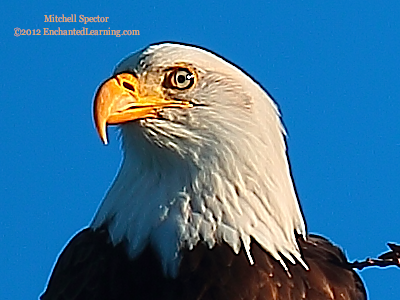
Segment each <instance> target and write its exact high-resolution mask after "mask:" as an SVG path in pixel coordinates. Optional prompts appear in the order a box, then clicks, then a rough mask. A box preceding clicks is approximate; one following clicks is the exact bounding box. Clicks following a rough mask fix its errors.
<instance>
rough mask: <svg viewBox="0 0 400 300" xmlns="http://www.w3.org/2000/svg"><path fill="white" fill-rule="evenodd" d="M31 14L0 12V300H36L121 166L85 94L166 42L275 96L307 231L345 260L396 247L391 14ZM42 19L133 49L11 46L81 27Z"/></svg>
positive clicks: (394, 281) (241, 6) (320, 5)
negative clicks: (212, 59)
mask: <svg viewBox="0 0 400 300" xmlns="http://www.w3.org/2000/svg"><path fill="white" fill-rule="evenodd" d="M11 2H12V4H11ZM32 2H33V3H26V2H23V1H7V3H4V2H3V3H2V4H1V10H0V17H1V21H0V22H1V24H3V25H2V26H1V33H0V49H1V50H0V53H1V55H0V60H1V61H0V62H1V72H0V85H1V89H0V95H1V101H0V113H1V120H0V124H1V125H0V136H1V142H0V153H1V155H0V299H10V300H26V299H35V298H37V296H38V295H39V294H40V293H41V292H42V290H43V289H44V286H45V284H46V281H47V278H48V275H49V274H50V272H51V270H52V266H53V263H54V262H55V260H56V258H57V255H58V253H59V252H60V251H61V249H62V248H63V247H64V245H65V244H66V242H67V241H68V240H69V239H70V238H71V236H72V235H74V234H75V233H76V232H77V231H79V230H80V229H81V228H83V227H84V226H86V225H88V223H89V222H90V221H91V218H92V216H93V214H94V212H95V210H96V208H97V206H98V205H99V203H100V201H101V199H102V197H103V195H104V193H105V192H106V190H107V188H108V186H109V185H110V183H111V182H112V180H113V177H114V175H115V173H116V171H117V168H118V165H119V162H120V157H121V155H120V151H119V145H118V142H117V140H116V134H115V130H111V131H110V145H109V146H107V147H105V146H103V145H102V144H101V142H100V140H99V138H98V136H97V134H96V132H95V130H94V127H93V123H92V115H91V104H92V98H93V94H94V92H95V90H96V87H97V86H98V84H99V83H100V82H102V81H103V80H104V79H106V78H107V77H108V76H109V75H110V74H111V72H112V69H113V67H114V66H115V64H116V63H117V62H118V61H119V60H120V59H122V58H123V57H124V56H125V55H127V54H128V53H130V52H133V51H136V50H137V49H140V48H143V47H145V46H146V45H148V44H149V43H154V42H159V41H165V40H172V41H178V42H185V43H193V44H197V45H200V46H202V47H205V48H209V49H211V50H213V51H215V52H217V53H219V54H220V55H222V56H224V57H226V58H227V59H228V60H230V61H233V62H234V63H235V64H237V65H239V66H240V67H242V68H243V69H244V70H246V71H247V72H248V73H250V74H251V75H252V76H253V77H254V78H256V79H257V80H258V81H259V82H260V83H261V84H262V85H263V86H264V87H265V88H266V89H267V90H268V91H269V92H270V93H271V94H272V95H273V97H274V98H275V99H276V101H277V102H278V103H279V106H280V108H281V111H282V114H283V119H284V122H285V124H286V127H287V129H288V132H289V138H288V145H289V155H290V159H291V164H292V170H293V175H294V180H295V182H296V186H297V190H298V193H299V197H300V200H301V203H302V206H303V209H304V213H305V217H306V220H307V223H308V229H309V231H310V232H315V233H320V234H323V235H324V236H327V237H329V238H330V239H332V240H333V241H334V242H335V243H337V244H339V245H341V246H342V247H343V248H344V249H345V250H346V253H347V254H348V256H349V258H350V259H351V260H354V259H363V258H365V257H366V256H375V255H377V254H379V253H380V252H383V251H385V250H386V247H385V243H386V242H388V241H392V242H396V241H397V242H400V230H399V228H400V227H399V219H400V218H399V212H400V171H399V170H400V168H399V167H400V122H399V119H400V55H399V53H400V2H399V1H398V0H388V1H385V2H377V1H361V0H355V1H344V0H338V1H265V2H264V4H256V1H250V0H247V1H244V2H239V1H237V2H236V3H235V2H234V1H230V2H229V3H228V2H227V3H226V4H222V3H219V4H217V5H213V4H211V3H207V2H203V3H202V4H198V3H196V1H180V2H178V1H168V2H166V1H151V2H150V4H144V3H145V2H144V1H132V2H129V1H123V0H122V1H117V2H112V4H111V2H110V4H102V3H99V2H94V1H93V2H92V3H93V4H82V3H79V4H78V1H68V2H65V4H57V5H54V4H50V3H45V1H32ZM79 2H81V1H79ZM82 2H83V1H82ZM103 3H105V2H103ZM165 3H167V4H165ZM260 3H261V1H260ZM45 14H57V15H61V14H64V15H70V14H77V15H78V16H79V15H85V16H97V15H100V16H104V17H109V22H108V23H107V24H97V23H92V24H87V25H86V27H88V28H89V29H97V30H100V29H108V28H109V27H110V29H121V30H124V29H137V30H140V36H123V37H119V38H118V37H112V36H108V37H107V36H100V37H96V36H93V37H90V36H66V37H64V36H43V35H42V36H20V37H15V36H14V28H15V27H19V28H21V29H31V30H32V29H42V30H43V28H50V29H57V28H58V27H60V28H61V29H72V28H76V29H81V27H82V26H83V25H82V24H81V23H71V24H68V23H58V24H56V23H53V24H49V23H44V15H45ZM361 275H362V277H363V279H364V282H365V283H366V285H367V287H368V291H369V294H370V297H371V299H375V300H376V299H378V300H379V299H383V300H386V299H399V295H400V284H399V282H400V270H399V269H395V268H389V269H369V270H365V271H363V272H361Z"/></svg>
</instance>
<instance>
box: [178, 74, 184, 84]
mask: <svg viewBox="0 0 400 300" xmlns="http://www.w3.org/2000/svg"><path fill="white" fill-rule="evenodd" d="M178 82H179V83H184V82H185V76H184V75H179V76H178Z"/></svg>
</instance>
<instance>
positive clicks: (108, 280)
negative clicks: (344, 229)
mask: <svg viewBox="0 0 400 300" xmlns="http://www.w3.org/2000/svg"><path fill="white" fill-rule="evenodd" d="M298 242H299V246H300V248H301V251H302V255H303V258H304V259H305V261H306V262H307V264H308V266H309V267H310V270H309V271H306V270H305V269H304V268H303V267H302V266H301V265H300V264H297V265H294V266H293V265H291V264H290V263H288V266H289V269H290V274H291V277H289V276H288V274H287V273H286V272H285V270H284V269H283V268H282V266H281V265H280V264H279V263H278V262H277V261H276V260H274V259H273V258H272V257H271V256H270V255H269V254H267V253H266V252H265V251H264V250H263V249H262V248H260V246H259V245H258V244H257V243H256V242H254V241H253V243H252V248H251V249H252V255H253V258H254V260H255V265H253V266H251V265H250V264H249V262H248V260H247V258H246V255H245V253H244V252H243V251H241V252H240V253H239V255H236V254H235V253H233V251H232V249H231V248H230V247H229V246H227V245H218V246H216V247H214V248H213V249H211V250H210V249H208V248H207V246H205V245H203V244H199V245H198V246H196V247H195V248H194V249H193V250H192V251H186V252H185V253H183V259H182V262H181V265H180V270H179V275H178V277H177V278H176V279H170V278H165V277H164V275H163V272H162V268H161V264H160V262H159V259H158V257H157V256H156V254H155V253H154V252H153V251H152V250H151V248H150V247H148V248H146V249H145V250H144V251H143V253H142V254H141V255H140V256H139V257H138V258H137V259H135V260H134V261H130V260H129V259H128V256H127V255H126V251H125V246H124V244H122V243H121V244H119V245H117V246H113V245H112V244H111V243H110V239H109V236H108V231H107V230H106V229H104V228H103V229H100V230H97V231H93V230H92V229H89V228H88V229H84V230H83V231H81V232H80V233H79V234H77V235H76V236H75V237H74V238H73V239H72V240H71V241H70V243H69V244H68V245H67V247H66V248H65V250H64V251H63V253H62V254H61V255H60V257H59V259H58V262H57V264H56V266H55V268H54V272H53V274H52V276H51V278H50V281H49V284H48V287H47V290H46V292H45V293H44V294H43V295H42V297H41V299H42V300H58V299H60V300H61V299H63V300H78V299H79V300H81V299H82V300H83V299H85V300H90V299H96V300H102V299H107V300H117V299H118V300H123V299H147V300H152V299H162V300H167V299H174V300H179V299H185V300H191V299H193V300H194V299H196V300H206V299H207V300H211V299H215V300H217V299H224V300H239V299H241V300H247V299H252V300H262V299H268V300H273V299H284V300H292V299H295V300H299V299H309V300H311V299H312V300H317V299H318V300H323V299H351V300H361V299H366V293H365V289H364V286H363V283H362V281H361V279H360V278H359V276H358V275H357V274H356V273H355V272H354V271H353V270H352V269H351V268H350V267H349V265H348V263H347V260H346V257H345V256H344V254H343V253H342V251H341V250H340V249H339V248H337V247H336V246H334V245H332V244H331V243H330V242H329V241H327V240H326V239H324V238H322V237H319V236H309V238H308V240H307V241H304V240H302V239H301V238H299V240H298Z"/></svg>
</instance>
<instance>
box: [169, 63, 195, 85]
mask: <svg viewBox="0 0 400 300" xmlns="http://www.w3.org/2000/svg"><path fill="white" fill-rule="evenodd" d="M194 82H195V75H194V74H193V73H192V72H191V71H190V70H189V69H186V68H176V69H173V70H172V71H171V72H169V73H168V74H167V76H166V78H165V80H164V86H165V87H167V88H172V89H178V90H186V89H189V88H191V87H192V86H193V85H194Z"/></svg>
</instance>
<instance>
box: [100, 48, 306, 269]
mask: <svg viewBox="0 0 400 300" xmlns="http://www.w3.org/2000/svg"><path fill="white" fill-rule="evenodd" d="M176 66H190V68H191V69H193V70H195V72H196V76H197V82H196V83H195V85H194V86H193V87H192V88H191V89H190V90H177V91H170V90H168V89H167V88H165V87H163V86H162V82H163V79H162V78H163V76H164V72H165V70H168V68H171V67H176ZM121 72H131V73H134V74H135V75H136V76H137V78H138V80H139V82H140V87H141V92H142V93H154V94H161V93H162V94H163V95H164V96H165V97H170V98H174V99H187V100H190V101H191V102H192V103H194V106H193V107H191V108H186V109H183V108H166V109H164V110H162V111H160V112H159V117H158V118H149V119H141V120H137V121H135V122H130V123H125V124H122V125H121V136H122V142H123V150H124V158H123V161H122V165H121V168H120V171H119V174H118V175H117V177H116V179H115V181H114V183H113V185H112V187H111V188H110V190H109V191H108V193H107V195H106V197H105V199H104V201H103V203H102V205H101V206H100V208H99V210H98V212H97V214H96V216H95V218H94V220H93V223H92V227H93V228H98V227H100V226H101V225H102V224H104V223H107V225H108V228H109V232H110V236H111V238H112V241H113V243H114V244H117V243H119V242H121V241H122V240H126V241H127V242H128V243H127V247H128V253H129V254H130V256H131V257H132V258H133V257H135V256H137V255H138V254H139V253H140V252H141V251H142V250H143V248H144V247H145V246H146V245H148V244H151V245H152V246H153V247H154V248H155V249H156V251H157V252H158V253H159V255H160V257H161V261H162V263H163V266H164V271H165V273H167V274H169V275H170V276H176V273H177V271H178V266H179V261H180V250H181V249H183V248H189V249H191V248H193V247H194V246H195V245H196V244H197V243H199V242H205V243H207V244H208V245H209V247H210V248H212V247H213V246H214V245H215V244H216V243H223V242H226V243H227V244H229V245H230V246H231V248H232V249H233V251H235V252H238V251H239V249H240V247H241V246H243V247H244V249H245V250H246V252H247V255H248V257H249V261H250V263H253V261H252V257H251V249H250V240H251V238H254V239H255V240H256V241H257V242H258V243H259V244H260V245H261V246H262V247H263V248H264V249H265V250H266V251H268V252H269V253H270V254H271V255H272V256H273V257H274V258H276V259H277V260H280V261H281V262H282V265H283V266H285V264H284V263H283V261H282V257H286V258H287V259H288V260H289V261H292V262H293V263H295V260H294V259H293V257H295V258H296V259H297V260H298V261H299V262H301V263H303V261H302V259H301V255H300V253H299V250H298V248H297V242H296V238H295V232H297V233H299V234H302V235H305V224H304V221H303V218H302V214H301V211H300V207H299V204H298V201H297V197H296V194H295V191H294V187H293V183H292V179H291V175H290V170H289V164H288V160H287V155H286V146H285V137H284V135H285V132H284V128H283V126H282V123H281V121H280V115H279V111H278V109H277V107H276V105H275V104H274V102H273V101H272V99H271V98H270V97H269V96H268V94H267V93H266V92H265V91H264V90H263V89H262V88H261V87H260V86H259V85H258V84H257V83H256V82H254V81H253V80H252V79H251V78H250V77H249V76H247V75H246V74H245V73H244V72H242V71H241V70H239V69H238V68H236V67H235V66H233V65H231V64H230V63H228V62H226V61H225V60H223V59H221V58H219V57H218V56H216V55H214V54H212V53H210V52H208V51H206V50H202V49H199V48H196V47H193V46H186V45H180V44H171V43H163V44H158V45H152V46H150V47H148V48H146V49H145V50H143V51H140V52H138V53H135V54H133V55H131V56H128V57H127V58H126V59H125V60H123V61H122V62H121V63H120V64H119V65H118V66H117V68H116V70H115V73H121Z"/></svg>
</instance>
